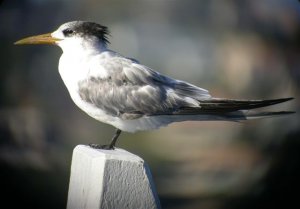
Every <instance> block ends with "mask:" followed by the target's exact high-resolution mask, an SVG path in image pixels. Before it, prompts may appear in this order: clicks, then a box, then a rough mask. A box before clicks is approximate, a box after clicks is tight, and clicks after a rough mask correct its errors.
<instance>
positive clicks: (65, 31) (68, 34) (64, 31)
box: [63, 28, 74, 36]
mask: <svg viewBox="0 0 300 209" xmlns="http://www.w3.org/2000/svg"><path fill="white" fill-rule="evenodd" d="M73 33H74V31H73V30H71V29H68V28H67V29H65V30H63V34H64V35H65V36H70V35H72V34H73Z"/></svg>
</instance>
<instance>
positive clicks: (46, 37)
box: [14, 33, 61, 45]
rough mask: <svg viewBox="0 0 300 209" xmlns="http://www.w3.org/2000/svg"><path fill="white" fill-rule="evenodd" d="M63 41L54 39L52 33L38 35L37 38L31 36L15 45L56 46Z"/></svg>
mask: <svg viewBox="0 0 300 209" xmlns="http://www.w3.org/2000/svg"><path fill="white" fill-rule="evenodd" d="M60 40H61V39H58V38H53V37H52V36H51V33H47V34H42V35H37V36H30V37H27V38H24V39H21V40H19V41H17V42H15V43H14V44H16V45H19V44H56V42H57V41H60Z"/></svg>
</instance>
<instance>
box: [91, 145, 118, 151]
mask: <svg viewBox="0 0 300 209" xmlns="http://www.w3.org/2000/svg"><path fill="white" fill-rule="evenodd" d="M89 146H90V147H91V148H94V149H104V150H114V149H115V147H114V146H111V145H110V144H104V145H101V144H89Z"/></svg>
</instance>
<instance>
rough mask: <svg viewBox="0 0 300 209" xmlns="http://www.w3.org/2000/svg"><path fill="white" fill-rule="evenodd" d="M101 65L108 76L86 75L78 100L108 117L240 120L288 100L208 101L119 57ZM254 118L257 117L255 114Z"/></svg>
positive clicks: (196, 91)
mask: <svg viewBox="0 0 300 209" xmlns="http://www.w3.org/2000/svg"><path fill="white" fill-rule="evenodd" d="M101 66H102V67H103V69H104V70H106V71H107V72H108V73H107V74H108V75H109V76H107V77H104V78H103V77H102V78H101V77H97V76H90V77H88V78H87V79H85V80H81V81H80V82H79V83H78V87H79V88H78V91H79V95H80V97H81V99H83V100H84V101H86V102H88V103H91V104H93V105H94V106H96V107H97V108H100V109H101V110H103V111H105V112H106V114H109V115H111V116H117V117H121V118H122V119H126V120H132V119H137V118H140V117H142V116H154V115H201V114H206V115H211V116H213V115H215V116H222V118H227V119H232V120H235V118H236V119H237V118H244V119H246V117H247V115H245V113H244V112H243V111H240V110H249V109H254V108H259V107H264V106H269V105H273V104H277V103H281V102H285V101H288V100H290V99H292V98H284V99H277V100H228V99H216V98H211V96H210V95H209V93H208V91H206V90H205V89H202V88H199V87H196V86H194V85H192V84H189V83H186V82H184V81H179V80H175V79H171V78H169V77H167V76H164V75H161V74H159V73H158V72H155V71H153V70H152V69H150V68H147V67H146V66H143V65H140V64H138V63H136V62H135V61H134V60H130V59H127V58H124V57H120V56H117V55H116V56H111V58H110V60H107V59H106V62H105V63H101ZM274 114H276V113H274ZM255 116H257V115H255Z"/></svg>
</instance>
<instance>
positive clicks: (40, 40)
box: [15, 21, 109, 50]
mask: <svg viewBox="0 0 300 209" xmlns="http://www.w3.org/2000/svg"><path fill="white" fill-rule="evenodd" d="M108 35H109V32H108V29H107V27H105V26H102V25H100V24H97V23H93V22H85V21H72V22H68V23H64V24H63V25H61V26H60V27H59V28H58V29H57V30H55V31H54V32H52V33H46V34H42V35H36V36H31V37H27V38H24V39H21V40H19V41H17V42H15V44H18V45H19V44H54V45H58V46H60V47H61V48H62V49H63V50H73V49H74V48H76V47H80V48H90V47H106V45H107V43H109V42H108V38H107V36H108Z"/></svg>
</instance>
